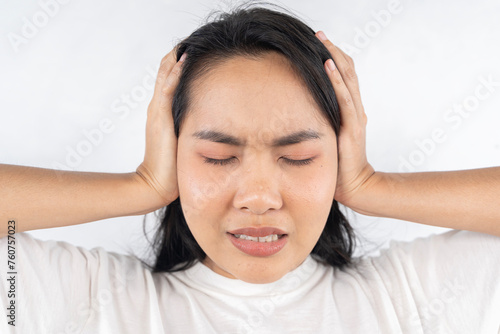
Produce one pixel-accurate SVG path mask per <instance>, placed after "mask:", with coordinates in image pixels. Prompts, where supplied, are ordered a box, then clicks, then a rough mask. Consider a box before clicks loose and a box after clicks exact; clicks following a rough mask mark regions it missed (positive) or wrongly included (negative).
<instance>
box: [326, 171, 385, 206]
mask: <svg viewBox="0 0 500 334" xmlns="http://www.w3.org/2000/svg"><path fill="white" fill-rule="evenodd" d="M363 173H364V174H365V177H364V180H363V181H362V182H361V183H360V184H359V185H358V186H357V187H356V188H355V189H353V190H352V191H350V192H349V193H347V194H343V195H342V196H341V197H340V198H338V199H337V201H338V202H339V203H341V204H342V205H344V206H346V207H349V208H350V209H352V210H354V211H355V212H357V213H360V214H363V215H366V216H376V215H377V212H376V207H377V203H376V201H377V200H379V199H380V198H381V197H382V196H383V195H382V193H383V192H384V191H385V189H387V188H386V185H387V174H386V173H383V172H378V171H375V170H374V169H373V167H372V166H370V165H368V166H367V168H366V169H365V170H364V172H363ZM336 198H337V197H336Z"/></svg>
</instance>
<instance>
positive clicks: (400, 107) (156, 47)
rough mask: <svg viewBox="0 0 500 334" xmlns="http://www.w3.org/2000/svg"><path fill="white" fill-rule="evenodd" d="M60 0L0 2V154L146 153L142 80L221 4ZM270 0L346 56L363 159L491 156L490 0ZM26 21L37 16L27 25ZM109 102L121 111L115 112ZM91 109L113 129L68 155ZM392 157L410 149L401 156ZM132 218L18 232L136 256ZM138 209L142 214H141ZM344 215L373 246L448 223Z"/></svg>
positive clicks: (493, 67) (419, 164)
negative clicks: (358, 109) (361, 114)
mask: <svg viewBox="0 0 500 334" xmlns="http://www.w3.org/2000/svg"><path fill="white" fill-rule="evenodd" d="M62 2H63V1H62V0H61V2H58V3H57V4H58V5H57V6H55V5H54V3H55V2H54V1H52V0H50V1H38V2H37V1H22V2H14V1H8V2H7V1H4V2H2V3H1V5H0V29H1V31H0V36H1V38H0V50H1V52H0V73H1V79H0V101H1V104H2V105H1V107H0V113H1V114H0V115H1V117H0V163H8V164H18V165H27V166H36V167H45V168H54V166H55V164H57V163H59V164H64V165H66V166H67V167H68V168H67V169H71V170H78V171H95V172H120V173H121V172H130V171H134V170H135V168H136V167H137V166H138V165H139V164H140V162H141V161H142V158H143V156H144V145H145V137H144V133H145V122H146V108H147V105H148V103H149V100H150V99H151V96H152V90H150V89H149V90H148V89H146V90H145V89H144V85H146V86H149V85H150V84H151V83H153V82H154V77H153V75H156V68H157V66H158V65H159V61H160V60H161V58H162V57H163V55H165V54H166V53H167V52H169V51H170V50H171V49H172V47H173V46H174V45H175V44H176V43H177V42H178V41H180V40H181V39H182V38H183V37H185V36H187V35H189V34H190V33H191V32H192V31H194V30H195V29H196V28H197V27H198V26H199V25H200V24H201V23H202V20H203V19H204V18H205V17H206V15H207V14H208V13H209V12H210V11H211V10H214V9H223V10H224V9H227V8H228V7H229V4H230V3H229V2H228V1H192V0H185V1H160V0H157V1H156V0H155V1H151V0H150V1H138V0H135V1H132V0H130V1H118V0H112V1H97V0H92V1H89V0H87V1H81V0H72V1H67V0H66V2H65V3H62ZM271 2H274V1H271ZM274 3H277V4H282V5H284V6H285V7H287V8H288V9H290V10H292V11H293V12H295V13H296V14H297V15H298V16H299V17H301V18H302V19H303V20H304V21H305V22H306V23H307V24H309V25H310V26H311V27H312V28H313V29H314V30H315V31H317V30H323V31H325V32H326V34H327V36H328V37H329V38H330V39H331V40H332V41H333V42H334V43H335V44H337V45H339V46H341V47H342V48H343V49H344V50H345V51H346V52H347V53H349V54H350V55H351V56H352V57H353V59H354V61H355V64H356V72H357V73H358V76H359V81H360V86H361V94H362V99H363V103H364V106H365V110H366V113H367V115H368V119H369V122H368V135H367V136H368V137H367V147H368V148H367V150H368V158H369V161H370V162H371V163H372V165H373V166H374V167H375V168H376V169H377V170H381V171H387V172H389V171H393V172H397V171H401V170H404V171H407V169H408V168H412V169H414V170H415V171H433V170H455V169H469V168H479V167H490V166H495V165H499V160H500V159H499V158H500V131H498V126H499V124H500V122H499V121H500V113H499V112H498V109H499V106H500V86H499V82H500V65H499V59H500V43H499V42H498V41H500V21H498V13H499V10H500V5H499V3H498V1H482V0H478V1H474V2H473V1H465V0H462V1H457V0H453V1H451V0H448V1H440V2H436V1H410V0H401V1H385V0H384V1H379V0H377V1H374V0H370V1H340V0H327V1H299V0H295V1H283V2H274ZM31 25H34V27H35V28H34V29H33V27H31V28H32V29H29V28H27V27H29V26H31ZM16 41H17V42H16ZM488 77H490V81H493V82H495V83H496V85H497V86H492V87H490V90H491V91H488V90H487V88H486V87H485V86H484V85H483V84H482V83H481V82H482V81H481V80H482V79H481V78H484V80H488ZM481 85H482V86H483V87H480V88H479V92H480V93H481V94H482V95H481V94H480V95H479V96H478V95H477V91H476V89H477V87H478V86H481ZM144 92H146V94H143V95H140V93H144ZM134 94H135V95H134ZM486 94H488V96H487V97H485V96H484V95H486ZM124 95H128V96H131V100H132V101H131V103H130V104H131V106H127V105H126V104H125V102H123V100H122V98H123V96H124ZM478 97H480V98H478ZM457 106H458V107H461V108H462V109H463V110H465V109H466V108H468V109H469V110H470V112H467V111H466V113H464V115H466V116H460V114H458V113H456V112H454V111H453V110H454V109H453V108H457ZM116 107H122V108H121V110H122V111H121V112H115V111H116ZM455 110H456V109H455ZM125 112H126V113H125ZM103 119H109V121H110V122H112V125H113V128H112V129H113V130H112V131H111V132H110V133H107V134H104V135H103V138H102V140H101V141H100V142H96V144H95V145H91V146H90V150H89V151H88V152H89V153H88V154H87V155H86V156H82V159H81V161H76V160H74V161H73V166H69V165H68V163H67V161H66V160H67V158H68V155H69V152H70V150H77V148H78V147H79V145H84V144H82V143H83V142H85V141H86V140H87V138H86V136H85V134H84V132H85V131H87V132H88V131H92V130H93V129H97V128H99V124H100V122H102V120H103ZM435 129H441V130H437V131H441V134H440V135H439V142H436V141H434V144H430V143H429V141H430V140H431V138H432V133H433V131H435ZM417 143H420V146H419V144H417ZM422 143H426V144H424V146H422V145H423V144H422ZM422 147H423V148H422ZM87 148H88V147H87ZM424 151H425V152H424ZM403 160H405V161H408V165H405V166H406V167H403V165H402V161H403ZM408 166H410V167H408ZM0 200H1V199H0ZM22 200H23V199H22V198H20V199H19V201H22ZM54 205H57V203H54ZM458 205H460V203H457V206H458ZM143 217H144V216H134V217H119V218H114V219H109V220H102V221H98V222H93V223H88V224H83V225H79V226H73V227H65V228H55V229H47V230H38V231H33V232H30V233H31V234H33V235H34V236H36V237H38V238H40V239H56V240H65V241H68V242H71V243H73V244H76V245H81V246H84V247H87V248H92V247H96V246H102V247H104V248H106V249H107V250H109V251H116V252H121V253H127V252H128V251H133V252H134V253H136V254H137V255H139V256H141V254H143V253H142V251H143V250H144V249H145V245H146V244H145V239H144V236H143V232H142V219H143ZM148 217H149V218H148V221H149V222H150V224H152V222H153V221H154V219H153V216H152V214H150V215H148ZM349 217H350V218H351V219H352V223H353V225H354V226H355V228H356V230H357V232H358V233H359V235H361V236H363V237H364V238H366V239H367V240H369V241H371V242H372V243H363V244H362V245H361V247H360V249H358V254H361V250H364V251H367V252H372V251H374V250H376V247H377V245H380V246H381V247H386V246H387V245H388V241H389V240H412V239H414V238H416V237H420V236H426V235H429V234H432V233H441V232H443V231H446V230H447V229H444V228H437V227H431V226H425V225H420V224H415V223H409V222H403V221H397V220H391V219H379V218H373V217H365V216H360V215H353V214H350V215H349Z"/></svg>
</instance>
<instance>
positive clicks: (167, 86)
mask: <svg viewBox="0 0 500 334" xmlns="http://www.w3.org/2000/svg"><path fill="white" fill-rule="evenodd" d="M185 58H186V54H185V53H184V54H183V55H182V57H181V58H180V59H179V61H178V62H177V63H176V64H175V65H174V66H173V68H172V69H171V71H170V73H169V74H168V75H167V77H166V78H165V81H164V83H163V87H162V88H161V92H160V94H161V95H160V110H162V111H164V110H165V108H168V109H170V107H171V105H172V97H173V94H174V91H175V88H176V87H177V85H178V84H179V80H180V77H181V73H182V65H183V64H184V60H185Z"/></svg>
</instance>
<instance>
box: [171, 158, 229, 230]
mask: <svg viewBox="0 0 500 334" xmlns="http://www.w3.org/2000/svg"><path fill="white" fill-rule="evenodd" d="M177 178H178V185H179V196H180V199H181V204H182V208H183V210H184V214H185V218H186V220H187V221H188V223H189V221H190V220H192V221H194V220H195V219H200V218H203V216H205V217H206V216H207V215H209V214H211V213H212V214H213V213H214V212H216V211H218V210H221V209H222V206H221V205H222V202H221V198H222V197H224V196H225V193H226V192H227V190H226V189H227V184H228V181H229V177H226V175H224V174H223V173H220V172H214V171H213V169H210V168H207V167H206V166H205V164H204V163H203V162H200V161H199V160H197V159H195V158H194V157H183V156H179V157H178V160H177ZM214 203H220V205H214Z"/></svg>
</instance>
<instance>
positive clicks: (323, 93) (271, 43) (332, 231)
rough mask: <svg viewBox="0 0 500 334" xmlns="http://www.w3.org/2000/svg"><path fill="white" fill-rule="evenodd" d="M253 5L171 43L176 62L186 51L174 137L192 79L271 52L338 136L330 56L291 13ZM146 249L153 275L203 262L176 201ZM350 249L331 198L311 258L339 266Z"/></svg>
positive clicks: (351, 239)
mask: <svg viewBox="0 0 500 334" xmlns="http://www.w3.org/2000/svg"><path fill="white" fill-rule="evenodd" d="M254 5H255V3H250V4H248V3H245V4H243V5H240V6H238V7H236V8H235V9H233V10H231V11H230V12H222V13H220V14H219V15H218V16H217V17H216V18H215V19H213V20H211V21H210V22H208V23H206V24H204V25H203V26H201V27H200V28H198V29H197V30H196V31H194V32H193V33H192V34H191V35H190V36H188V37H187V38H185V39H184V40H182V41H181V42H180V43H179V44H178V45H177V47H176V56H177V60H179V59H180V57H181V56H182V54H183V53H187V58H186V60H185V63H184V65H183V69H182V73H181V77H180V81H179V84H178V86H177V88H176V91H175V93H174V98H173V102H172V114H173V118H174V127H175V133H176V135H177V137H178V136H179V128H180V126H181V124H182V120H183V119H185V117H186V113H187V111H188V110H189V106H190V105H189V103H190V89H191V88H192V84H193V82H194V80H195V79H196V78H199V77H201V76H202V75H203V74H206V73H208V72H209V71H210V70H213V69H214V68H215V67H216V66H217V65H218V64H222V63H223V62H224V61H227V60H229V59H231V58H233V57H235V56H245V57H250V58H255V57H258V56H261V55H264V54H266V53H269V52H272V51H275V52H279V53H280V54H282V55H284V56H285V57H286V59H288V61H289V62H290V64H291V65H292V68H293V69H294V71H295V72H296V73H297V74H298V76H299V77H300V78H301V79H302V80H303V82H304V83H305V86H306V87H307V88H308V90H309V92H310V94H311V96H312V97H313V99H314V101H315V102H316V103H317V104H318V106H319V108H320V109H321V111H322V112H323V114H324V115H325V116H326V119H328V120H329V122H330V124H331V126H332V127H333V129H334V131H335V133H336V135H337V136H338V133H339V130H340V111H339V106H338V103H337V99H336V97H335V92H334V90H333V86H332V84H331V82H330V79H329V78H328V76H327V74H326V72H325V70H324V67H323V64H324V62H325V61H326V60H327V59H329V58H332V56H331V54H330V52H329V51H328V49H327V48H326V47H325V46H324V45H323V44H322V43H321V41H319V40H318V38H317V37H316V36H315V33H314V31H313V30H312V29H311V28H310V27H309V26H307V25H306V24H305V23H303V22H302V21H301V20H300V19H298V18H296V17H294V16H293V15H292V14H290V15H289V14H285V13H283V12H280V11H275V10H272V9H268V8H265V7H262V6H254ZM259 5H262V3H259ZM264 5H272V4H268V3H264ZM272 6H275V7H279V6H276V5H272ZM279 8H280V9H283V8H282V7H279ZM332 59H333V58H332ZM151 246H152V251H153V254H154V256H155V258H156V260H155V263H154V265H153V266H150V267H151V268H152V270H153V271H154V272H174V271H179V270H185V269H188V268H190V267H191V266H192V265H193V264H194V263H195V262H196V261H203V260H204V259H205V257H206V254H205V252H204V251H203V250H202V249H201V247H200V246H199V245H198V243H197V242H196V240H195V239H194V237H193V235H192V234H191V231H190V230H189V227H188V225H187V223H186V220H185V217H184V214H183V211H182V207H181V202H180V198H179V197H178V198H177V199H176V200H174V201H173V202H172V203H170V204H169V205H168V206H166V207H165V208H163V212H162V218H161V223H160V225H159V227H158V229H157V230H156V232H155V235H154V237H153V240H152V242H151ZM354 247H355V235H354V231H353V229H352V227H351V225H350V224H349V222H348V221H347V219H346V217H345V216H344V214H343V213H342V212H341V211H340V209H339V205H338V203H337V201H335V200H333V203H332V206H331V209H330V213H329V216H328V218H327V221H326V224H325V227H324V230H323V231H322V234H321V236H320V238H319V240H318V242H317V243H316V245H315V246H314V248H313V250H312V252H311V255H313V256H314V257H315V258H316V259H317V260H320V261H322V262H324V263H327V264H329V265H331V266H333V267H337V268H342V267H345V266H346V265H349V264H351V260H352V255H353V251H354Z"/></svg>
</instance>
